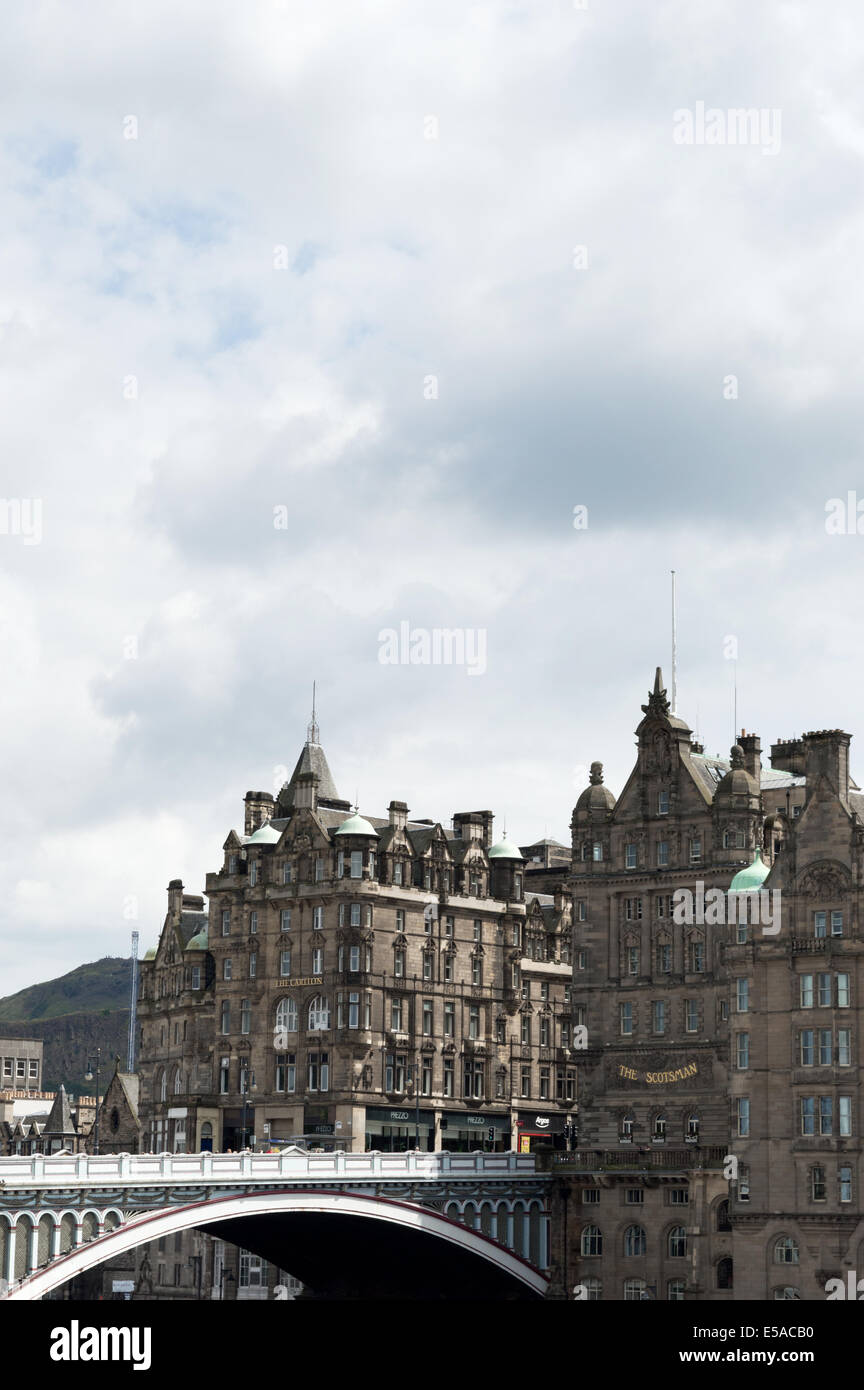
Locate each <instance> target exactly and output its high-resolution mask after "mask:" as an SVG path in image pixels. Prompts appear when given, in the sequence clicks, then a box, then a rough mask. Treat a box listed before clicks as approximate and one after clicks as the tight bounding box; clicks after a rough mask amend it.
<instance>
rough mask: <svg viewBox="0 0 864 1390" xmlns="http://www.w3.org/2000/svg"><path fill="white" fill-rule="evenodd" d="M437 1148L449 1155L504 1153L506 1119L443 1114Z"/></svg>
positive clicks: (507, 1139) (507, 1134)
mask: <svg viewBox="0 0 864 1390" xmlns="http://www.w3.org/2000/svg"><path fill="white" fill-rule="evenodd" d="M441 1148H442V1149H447V1150H449V1152H450V1153H470V1152H471V1151H472V1149H482V1150H483V1151H484V1153H504V1152H505V1151H506V1150H507V1149H509V1148H510V1116H509V1115H480V1114H476V1113H475V1114H473V1115H472V1114H467V1113H466V1112H465V1111H456V1110H445V1111H444V1114H443V1115H442V1116H441Z"/></svg>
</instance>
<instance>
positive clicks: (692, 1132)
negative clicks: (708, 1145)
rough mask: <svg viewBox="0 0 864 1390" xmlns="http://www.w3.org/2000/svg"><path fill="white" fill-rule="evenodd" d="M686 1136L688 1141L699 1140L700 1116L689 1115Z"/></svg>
mask: <svg viewBox="0 0 864 1390" xmlns="http://www.w3.org/2000/svg"><path fill="white" fill-rule="evenodd" d="M685 1135H686V1137H687V1138H688V1139H698V1138H699V1116H698V1115H688V1116H687V1128H686V1130H685Z"/></svg>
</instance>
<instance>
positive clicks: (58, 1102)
mask: <svg viewBox="0 0 864 1390" xmlns="http://www.w3.org/2000/svg"><path fill="white" fill-rule="evenodd" d="M43 1133H45V1134H51V1135H54V1134H77V1133H78V1131H77V1130H76V1128H75V1122H74V1120H73V1119H72V1108H71V1106H70V1104H69V1097H68V1096H67V1094H66V1087H65V1086H64V1085H63V1083H62V1082H61V1083H60V1090H59V1091H58V1092H57V1093H56V1095H55V1096H54V1103H53V1105H52V1106H51V1113H50V1114H49V1116H48V1119H47V1120H46V1122H45V1129H44V1131H43Z"/></svg>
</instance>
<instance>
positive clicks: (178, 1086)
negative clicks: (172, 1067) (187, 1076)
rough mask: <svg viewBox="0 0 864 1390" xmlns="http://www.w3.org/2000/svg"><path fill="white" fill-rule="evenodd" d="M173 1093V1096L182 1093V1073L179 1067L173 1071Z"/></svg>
mask: <svg viewBox="0 0 864 1390" xmlns="http://www.w3.org/2000/svg"><path fill="white" fill-rule="evenodd" d="M174 1094H175V1096H181V1095H182V1094H183V1073H182V1071H181V1070H180V1068H179V1067H178V1068H177V1070H176V1071H175V1073H174Z"/></svg>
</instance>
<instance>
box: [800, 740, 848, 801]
mask: <svg viewBox="0 0 864 1390" xmlns="http://www.w3.org/2000/svg"><path fill="white" fill-rule="evenodd" d="M851 739H852V736H851V734H847V733H844V732H843V730H842V729H816V730H814V731H813V732H812V733H809V734H804V736H803V739H802V742H803V744H804V774H805V776H806V778H807V799H808V801H809V799H810V796H811V794H812V791H813V788H814V786H815V785H816V782H817V780H818V778H820V777H824V778H825V780H826V781H827V783H828V785H829V786H830V787H831V788H833V790H834V791H835V792H836V793H837V795H838V796H839V797H840V800H841V801H844V802H846V803H847V804H848V798H849V744H850V742H851Z"/></svg>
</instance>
